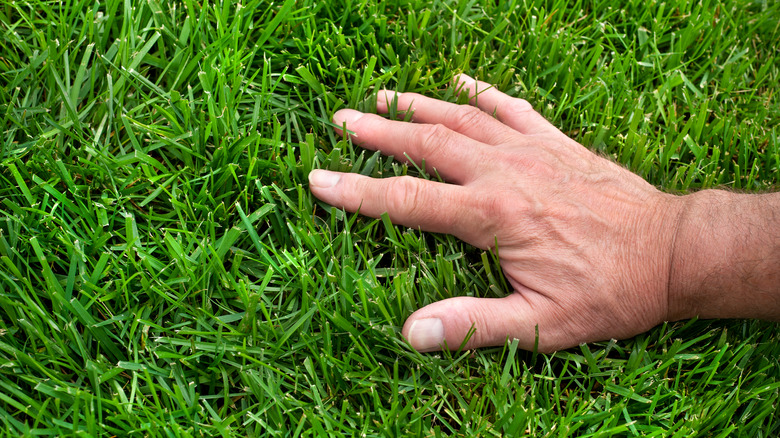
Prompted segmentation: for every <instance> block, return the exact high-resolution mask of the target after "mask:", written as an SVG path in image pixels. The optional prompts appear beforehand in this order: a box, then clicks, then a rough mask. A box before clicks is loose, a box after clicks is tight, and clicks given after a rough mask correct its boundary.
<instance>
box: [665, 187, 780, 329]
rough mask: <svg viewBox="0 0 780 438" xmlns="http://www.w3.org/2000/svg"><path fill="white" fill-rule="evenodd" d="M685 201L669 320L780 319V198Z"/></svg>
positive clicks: (718, 194)
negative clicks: (697, 318) (696, 318)
mask: <svg viewBox="0 0 780 438" xmlns="http://www.w3.org/2000/svg"><path fill="white" fill-rule="evenodd" d="M680 199H681V201H683V202H685V203H686V206H685V208H684V210H683V213H682V215H681V216H680V219H679V224H678V229H677V234H676V237H675V244H674V250H673V255H672V266H671V272H670V277H669V318H668V319H670V320H677V319H685V318H690V317H700V318H759V319H768V320H776V321H777V320H780V193H770V194H753V195H748V194H736V193H730V192H726V191H720V190H706V191H702V192H698V193H694V194H691V195H688V196H685V197H682V198H680Z"/></svg>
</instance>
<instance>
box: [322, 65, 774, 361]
mask: <svg viewBox="0 0 780 438" xmlns="http://www.w3.org/2000/svg"><path fill="white" fill-rule="evenodd" d="M455 83H456V84H457V86H458V87H459V89H460V90H461V92H467V93H469V96H470V99H471V105H456V104H452V103H447V102H442V101H438V100H435V99H431V98H428V97H425V96H422V95H419V94H414V93H394V92H384V93H380V96H379V99H378V102H377V111H378V112H380V113H386V112H387V111H388V106H389V105H390V102H392V101H393V100H394V99H396V100H397V108H399V109H407V110H410V111H411V112H412V118H411V122H403V121H396V120H388V119H386V118H383V117H381V116H378V115H376V114H364V113H361V112H358V111H355V110H350V109H344V110H341V111H339V112H337V113H336V114H335V115H334V117H333V120H334V122H335V123H336V124H337V125H340V126H346V127H347V129H348V130H349V131H352V132H354V134H351V135H352V140H353V141H354V142H355V143H357V144H359V145H360V146H362V147H364V148H366V149H370V150H379V151H381V152H382V153H383V154H386V155H392V156H394V157H396V158H398V157H409V158H411V159H412V160H414V162H415V163H422V162H423V161H424V162H425V164H426V166H427V168H428V171H429V172H438V174H439V175H441V176H442V177H443V178H444V180H445V181H446V183H439V182H433V181H428V180H422V179H418V178H413V177H394V178H384V179H373V178H369V177H365V176H361V175H357V174H350V173H338V172H330V171H325V170H315V171H313V172H312V173H311V174H310V176H309V181H310V188H311V191H312V193H313V194H314V195H315V196H317V197H318V198H320V199H321V200H323V201H325V202H327V203H329V204H331V205H334V206H337V207H340V208H343V209H345V210H347V211H352V212H354V211H358V210H359V211H360V213H361V214H364V215H367V216H371V217H380V216H381V215H382V214H383V213H385V212H386V213H388V215H389V216H390V218H391V220H392V221H393V222H394V223H396V224H402V225H405V226H407V227H413V228H419V229H422V230H425V231H431V232H436V233H448V234H453V235H455V236H456V237H458V238H460V239H462V240H464V241H466V242H467V243H469V244H471V245H474V246H476V247H479V248H482V249H490V250H498V254H499V259H500V263H501V266H502V268H503V271H504V274H505V275H506V277H507V279H508V281H509V283H510V284H511V286H512V287H513V289H514V291H513V292H512V293H510V294H509V295H508V296H506V297H504V298H472V297H458V298H450V299H447V300H442V301H439V302H436V303H433V304H431V305H428V306H426V307H424V308H422V309H419V310H418V311H416V312H414V313H413V314H412V315H411V316H410V317H409V318H408V319H407V321H406V323H405V324H404V327H403V334H404V336H405V337H406V338H407V340H408V341H409V342H410V344H411V345H412V346H413V347H414V348H416V349H417V350H419V351H435V350H440V349H442V348H452V349H457V348H459V347H460V346H461V344H462V342H463V341H464V339H466V338H467V337H468V334H469V331H470V330H471V329H472V327H473V329H474V331H473V334H472V336H471V337H470V338H469V340H468V342H467V344H466V348H478V347H484V346H494V345H502V344H503V343H504V342H506V340H507V339H513V338H516V339H518V340H519V345H520V347H522V348H525V349H528V350H531V349H533V348H534V347H535V342H536V340H537V339H536V331H537V328H538V350H539V351H542V352H551V351H556V350H560V349H564V348H568V347H572V346H576V345H578V344H581V343H583V342H594V341H601V340H607V339H612V338H617V339H624V338H629V337H632V336H634V335H636V334H639V333H642V332H644V331H647V330H648V329H650V328H652V327H653V326H655V325H657V324H659V323H661V322H663V321H669V320H678V319H684V318H690V317H694V316H697V317H702V318H724V317H756V318H765V319H777V318H778V317H780V275H779V273H780V232H778V231H777V230H778V228H777V224H778V221H779V220H780V197H778V195H777V194H765V195H739V194H733V193H728V192H723V191H702V192H698V193H695V194H691V195H687V196H675V195H670V194H666V193H663V192H661V191H659V190H658V189H656V188H655V187H653V186H652V185H650V184H649V183H647V182H646V181H645V180H643V179H642V178H641V177H639V176H637V175H635V174H633V173H631V172H630V171H628V170H626V169H624V168H622V167H620V166H619V165H617V164H615V163H613V162H611V161H609V160H606V159H604V158H602V157H599V156H597V155H596V154H594V153H592V152H590V151H589V150H588V149H586V148H585V147H583V146H582V145H580V144H579V143H577V142H575V141H574V140H572V139H570V138H569V137H567V136H566V135H565V134H563V133H562V132H561V131H559V130H558V129H556V128H555V127H554V126H553V125H551V124H550V123H549V122H548V121H547V120H545V119H544V118H543V117H542V116H541V115H539V114H538V113H537V112H535V111H534V110H533V108H532V107H531V105H530V104H529V103H528V102H526V101H524V100H522V99H516V98H512V97H510V96H507V95H506V94H504V93H502V92H500V91H498V90H497V89H495V88H492V87H491V86H490V85H489V84H486V83H484V82H477V81H475V80H474V79H472V78H469V77H467V76H464V75H462V76H460V77H459V78H457V79H456V81H455ZM339 133H340V134H343V133H342V132H341V131H340V130H339ZM496 244H497V245H498V246H497V247H496Z"/></svg>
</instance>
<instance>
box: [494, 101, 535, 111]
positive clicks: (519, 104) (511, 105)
mask: <svg viewBox="0 0 780 438" xmlns="http://www.w3.org/2000/svg"><path fill="white" fill-rule="evenodd" d="M502 104H503V107H502V108H499V109H500V110H501V111H500V112H502V113H503V112H508V113H514V114H517V113H527V112H530V111H534V107H533V106H532V105H531V103H530V102H528V101H527V100H525V99H520V98H509V99H506V100H504V101H502Z"/></svg>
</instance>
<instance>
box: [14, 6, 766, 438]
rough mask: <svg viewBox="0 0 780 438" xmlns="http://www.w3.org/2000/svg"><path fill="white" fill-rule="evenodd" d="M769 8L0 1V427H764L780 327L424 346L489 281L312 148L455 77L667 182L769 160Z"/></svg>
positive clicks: (458, 248) (483, 261) (147, 432)
mask: <svg viewBox="0 0 780 438" xmlns="http://www.w3.org/2000/svg"><path fill="white" fill-rule="evenodd" d="M779 22H780V3H777V2H767V1H763V2H762V1H755V2H753V1H724V2H714V1H706V0H704V1H700V2H685V1H681V0H672V1H670V2H660V3H659V2H654V1H627V2H595V1H573V2H572V1H562V0H550V1H533V0H518V1H499V2H477V1H475V0H472V1H466V0H461V1H432V2H429V1H422V0H397V1H391V0H379V1H376V2H369V1H366V0H363V1H361V0H355V1H351V0H337V1H313V0H300V1H293V0H285V1H279V2H274V3H271V2H266V1H258V0H246V1H245V2H244V3H238V2H229V1H212V0H201V2H194V1H192V0H185V1H183V2H181V1H171V2H166V1H159V0H146V1H140V0H123V1H120V0H103V1H95V0H93V1H87V0H62V1H42V0H25V1H20V0H16V1H10V0H4V1H3V2H1V3H0V85H2V87H0V126H2V129H3V135H2V137H1V139H0V140H1V141H0V160H2V164H0V422H2V424H3V429H4V430H5V432H4V433H5V435H8V436H20V435H25V436H67V435H73V436H112V435H116V436H139V437H140V436H181V437H188V436H225V437H232V436H311V435H334V436H341V435H362V436H399V435H426V436H444V435H458V436H492V435H496V436H500V435H508V436H517V435H523V434H527V435H535V436H555V437H567V436H610V435H618V436H675V437H688V436H705V437H724V436H750V437H773V436H777V435H778V433H780V421H779V420H778V418H780V417H779V416H778V413H779V410H780V407H779V406H778V404H779V403H780V364H778V358H779V357H780V341H779V340H778V335H777V325H775V324H771V323H766V322H758V321H689V322H681V323H674V324H665V325H662V326H659V327H657V328H655V329H653V330H651V331H650V332H648V333H646V334H643V335H640V336H637V337H636V338H633V339H630V340H625V341H612V342H603V343H596V344H589V345H582V346H580V347H579V348H574V349H570V350H567V351H562V352H558V353H556V354H551V355H544V354H536V353H533V352H525V351H519V350H518V349H517V348H516V345H515V344H512V343H509V344H507V345H505V346H503V347H498V348H492V349H482V350H479V351H466V352H457V353H452V354H450V353H444V354H418V353H416V352H415V351H413V350H411V349H410V348H409V347H408V346H407V345H406V344H405V342H404V341H403V340H402V338H401V336H400V326H401V324H402V323H403V321H404V319H405V318H406V317H407V316H408V315H409V314H410V313H411V312H412V311H413V310H414V309H416V308H418V307H420V306H422V305H425V304H428V303H430V302H433V301H436V300H439V299H443V298H446V297H450V296H456V295H474V296H500V295H503V294H505V293H506V292H507V289H506V286H505V282H504V280H503V277H502V276H501V273H500V269H499V267H498V265H497V263H496V262H495V260H494V258H493V257H492V256H491V255H490V254H487V253H483V252H480V251H478V250H476V249H474V248H472V247H469V246H467V245H465V244H463V243H461V242H459V241H457V240H456V239H454V238H452V237H450V236H443V235H432V234H426V233H421V232H418V231H415V230H411V229H404V228H402V227H397V226H394V225H392V224H390V223H389V221H388V220H372V219H368V218H364V217H359V216H356V215H352V214H345V213H344V212H342V211H339V210H336V209H332V208H330V207H328V206H327V205H323V204H321V203H319V202H318V201H316V200H315V199H314V198H313V197H312V196H311V194H310V193H309V191H308V189H307V183H306V176H307V173H308V172H309V171H310V170H311V169H312V168H330V169H338V170H345V171H346V170H348V171H353V172H361V173H364V174H368V175H374V176H388V175H398V174H404V173H407V172H408V173H411V174H416V171H415V169H407V168H406V167H404V166H403V165H400V164H397V163H394V162H392V161H391V160H389V159H387V158H384V157H380V156H378V155H376V154H372V153H367V152H364V151H362V150H360V149H359V148H356V147H353V146H352V145H351V144H350V143H349V142H348V141H344V140H342V139H340V138H338V137H337V136H335V134H334V132H333V129H332V125H331V123H330V122H329V120H330V116H331V115H332V114H333V112H335V111H336V110H338V109H340V108H345V107H351V108H358V109H363V110H370V109H371V107H372V97H373V96H375V93H376V92H377V91H378V90H380V89H382V88H383V87H387V88H392V89H398V90H400V91H416V92H421V93H425V94H427V95H430V96H435V97H439V98H443V99H449V100H454V99H455V97H454V96H453V93H452V92H451V90H449V89H448V88H447V87H446V84H447V82H448V81H449V80H450V78H451V77H452V75H453V74H454V73H456V72H461V71H462V72H466V73H469V74H471V75H474V76H476V77H479V78H480V79H483V80H487V81H489V82H492V83H494V84H496V85H497V86H498V87H499V88H500V89H502V90H504V91H507V92H509V93H511V94H513V95H516V96H520V97H524V98H526V99H528V100H529V101H531V102H532V103H533V104H534V105H535V106H536V107H537V108H539V109H540V110H541V111H542V113H543V114H545V115H546V116H547V117H548V118H550V119H551V120H552V121H554V123H555V124H556V125H557V126H559V127H561V128H562V129H563V130H564V131H565V132H567V133H568V134H569V135H570V136H572V137H573V138H575V139H577V140H578V141H580V142H582V143H583V144H585V145H588V146H589V147H591V148H592V149H594V150H596V151H598V152H599V153H602V154H604V155H607V156H610V157H612V158H613V159H615V160H616V161H618V162H620V163H623V164H624V165H625V166H627V167H628V168H630V169H631V170H633V171H635V172H637V173H639V174H641V175H642V176H644V177H645V178H646V179H648V180H649V181H650V182H651V183H653V184H656V185H658V186H659V187H662V188H663V189H664V190H667V191H672V192H678V191H687V190H695V189H700V188H707V187H714V186H722V187H731V188H734V189H739V190H746V191H762V190H768V189H771V188H772V187H776V186H777V183H778V181H779V180H780V135H779V134H778V131H779V130H780V104H778V102H779V101H778V98H777V92H778V86H777V84H778V81H780V49H778V48H779V47H780V25H778V23H779Z"/></svg>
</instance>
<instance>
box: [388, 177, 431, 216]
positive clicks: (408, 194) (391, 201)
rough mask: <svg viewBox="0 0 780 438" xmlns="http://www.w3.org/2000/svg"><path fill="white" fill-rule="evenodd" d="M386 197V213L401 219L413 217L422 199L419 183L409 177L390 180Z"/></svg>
mask: <svg viewBox="0 0 780 438" xmlns="http://www.w3.org/2000/svg"><path fill="white" fill-rule="evenodd" d="M386 196H387V199H386V205H387V210H388V213H391V214H393V215H396V216H402V217H414V215H415V213H416V212H417V211H418V209H419V203H420V201H421V198H422V193H421V185H420V182H419V181H418V180H417V178H414V177H411V176H399V177H394V178H391V179H390V187H389V188H388V190H387V193H386Z"/></svg>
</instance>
